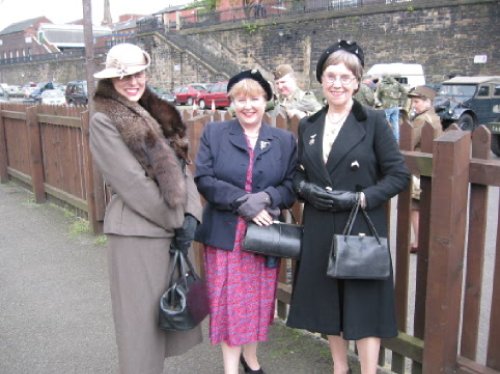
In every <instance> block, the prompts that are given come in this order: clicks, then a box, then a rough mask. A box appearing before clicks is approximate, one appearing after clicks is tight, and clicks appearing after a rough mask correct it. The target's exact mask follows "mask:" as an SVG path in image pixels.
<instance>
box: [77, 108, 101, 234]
mask: <svg viewBox="0 0 500 374" xmlns="http://www.w3.org/2000/svg"><path fill="white" fill-rule="evenodd" d="M89 114H90V113H89V111H88V110H86V111H84V112H82V113H80V118H81V121H82V127H81V129H82V142H83V163H84V164H83V173H84V178H85V190H86V198H85V200H86V201H87V209H88V219H89V222H90V225H91V226H92V231H93V232H94V234H100V233H101V232H102V227H101V224H100V222H99V220H98V219H97V212H96V192H98V191H97V190H96V189H95V188H94V167H93V161H92V154H91V153H90V144H89ZM99 192H101V193H104V191H103V190H102V189H100V190H99Z"/></svg>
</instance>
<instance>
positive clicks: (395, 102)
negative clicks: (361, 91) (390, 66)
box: [375, 75, 406, 142]
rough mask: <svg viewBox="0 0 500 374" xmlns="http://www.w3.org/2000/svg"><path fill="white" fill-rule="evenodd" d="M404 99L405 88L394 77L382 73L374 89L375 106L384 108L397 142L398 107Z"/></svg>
mask: <svg viewBox="0 0 500 374" xmlns="http://www.w3.org/2000/svg"><path fill="white" fill-rule="evenodd" d="M405 100H406V89H405V88H404V87H403V85H402V84H401V83H399V82H398V81H397V80H396V79H395V78H394V77H392V76H390V75H384V76H383V77H382V79H381V80H380V81H379V83H378V85H377V89H376V90H375V106H376V107H379V108H382V109H384V112H385V116H386V118H387V121H388V122H389V124H390V125H391V127H392V131H393V133H394V137H395V138H396V141H398V142H399V107H400V105H401V103H403V102H404V101H405Z"/></svg>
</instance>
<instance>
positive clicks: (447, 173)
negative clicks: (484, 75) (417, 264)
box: [423, 131, 471, 373]
mask: <svg viewBox="0 0 500 374" xmlns="http://www.w3.org/2000/svg"><path fill="white" fill-rule="evenodd" d="M470 137H471V134H470V132H464V131H448V132H446V133H445V134H443V135H442V136H441V137H439V138H438V139H436V140H435V148H434V152H433V159H434V162H433V172H432V179H433V183H432V190H431V201H432V203H433V204H432V207H431V215H430V240H429V267H428V277H427V284H429V285H432V287H429V289H428V290H427V297H426V305H425V315H426V316H432V318H426V320H425V344H424V354H423V372H424V373H437V372H452V370H453V368H454V367H455V365H456V358H457V349H458V331H459V328H460V309H461V307H460V301H461V294H462V278H463V261H464V242H465V230H466V219H467V191H468V187H469V164H470V143H471V140H470Z"/></svg>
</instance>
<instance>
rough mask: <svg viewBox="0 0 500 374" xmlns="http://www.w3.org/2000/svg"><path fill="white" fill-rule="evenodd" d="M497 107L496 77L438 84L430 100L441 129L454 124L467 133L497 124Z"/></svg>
mask: <svg viewBox="0 0 500 374" xmlns="http://www.w3.org/2000/svg"><path fill="white" fill-rule="evenodd" d="M499 105H500V76H477V77H454V78H452V79H449V80H447V81H444V82H443V83H442V85H441V88H440V89H439V92H438V95H437V96H436V98H435V99H434V109H435V110H436V113H437V114H438V116H439V117H440V118H441V123H442V125H443V128H447V127H448V126H449V125H451V124H452V123H456V124H457V125H458V126H459V127H460V128H461V129H462V130H469V131H472V130H474V129H475V128H476V127H477V126H479V125H486V124H487V123H489V122H494V121H499V120H500V119H499V117H500V114H499V113H498V107H499ZM495 111H496V112H495Z"/></svg>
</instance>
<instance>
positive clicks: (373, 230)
mask: <svg viewBox="0 0 500 374" xmlns="http://www.w3.org/2000/svg"><path fill="white" fill-rule="evenodd" d="M361 212H362V213H363V216H364V217H365V220H366V222H367V223H368V227H369V228H370V231H371V232H372V235H373V236H374V237H375V238H376V239H377V242H378V244H380V236H379V235H378V232H377V229H376V228H375V225H374V224H373V222H372V220H371V219H370V216H369V215H368V213H367V212H366V210H364V209H363V208H361Z"/></svg>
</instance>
